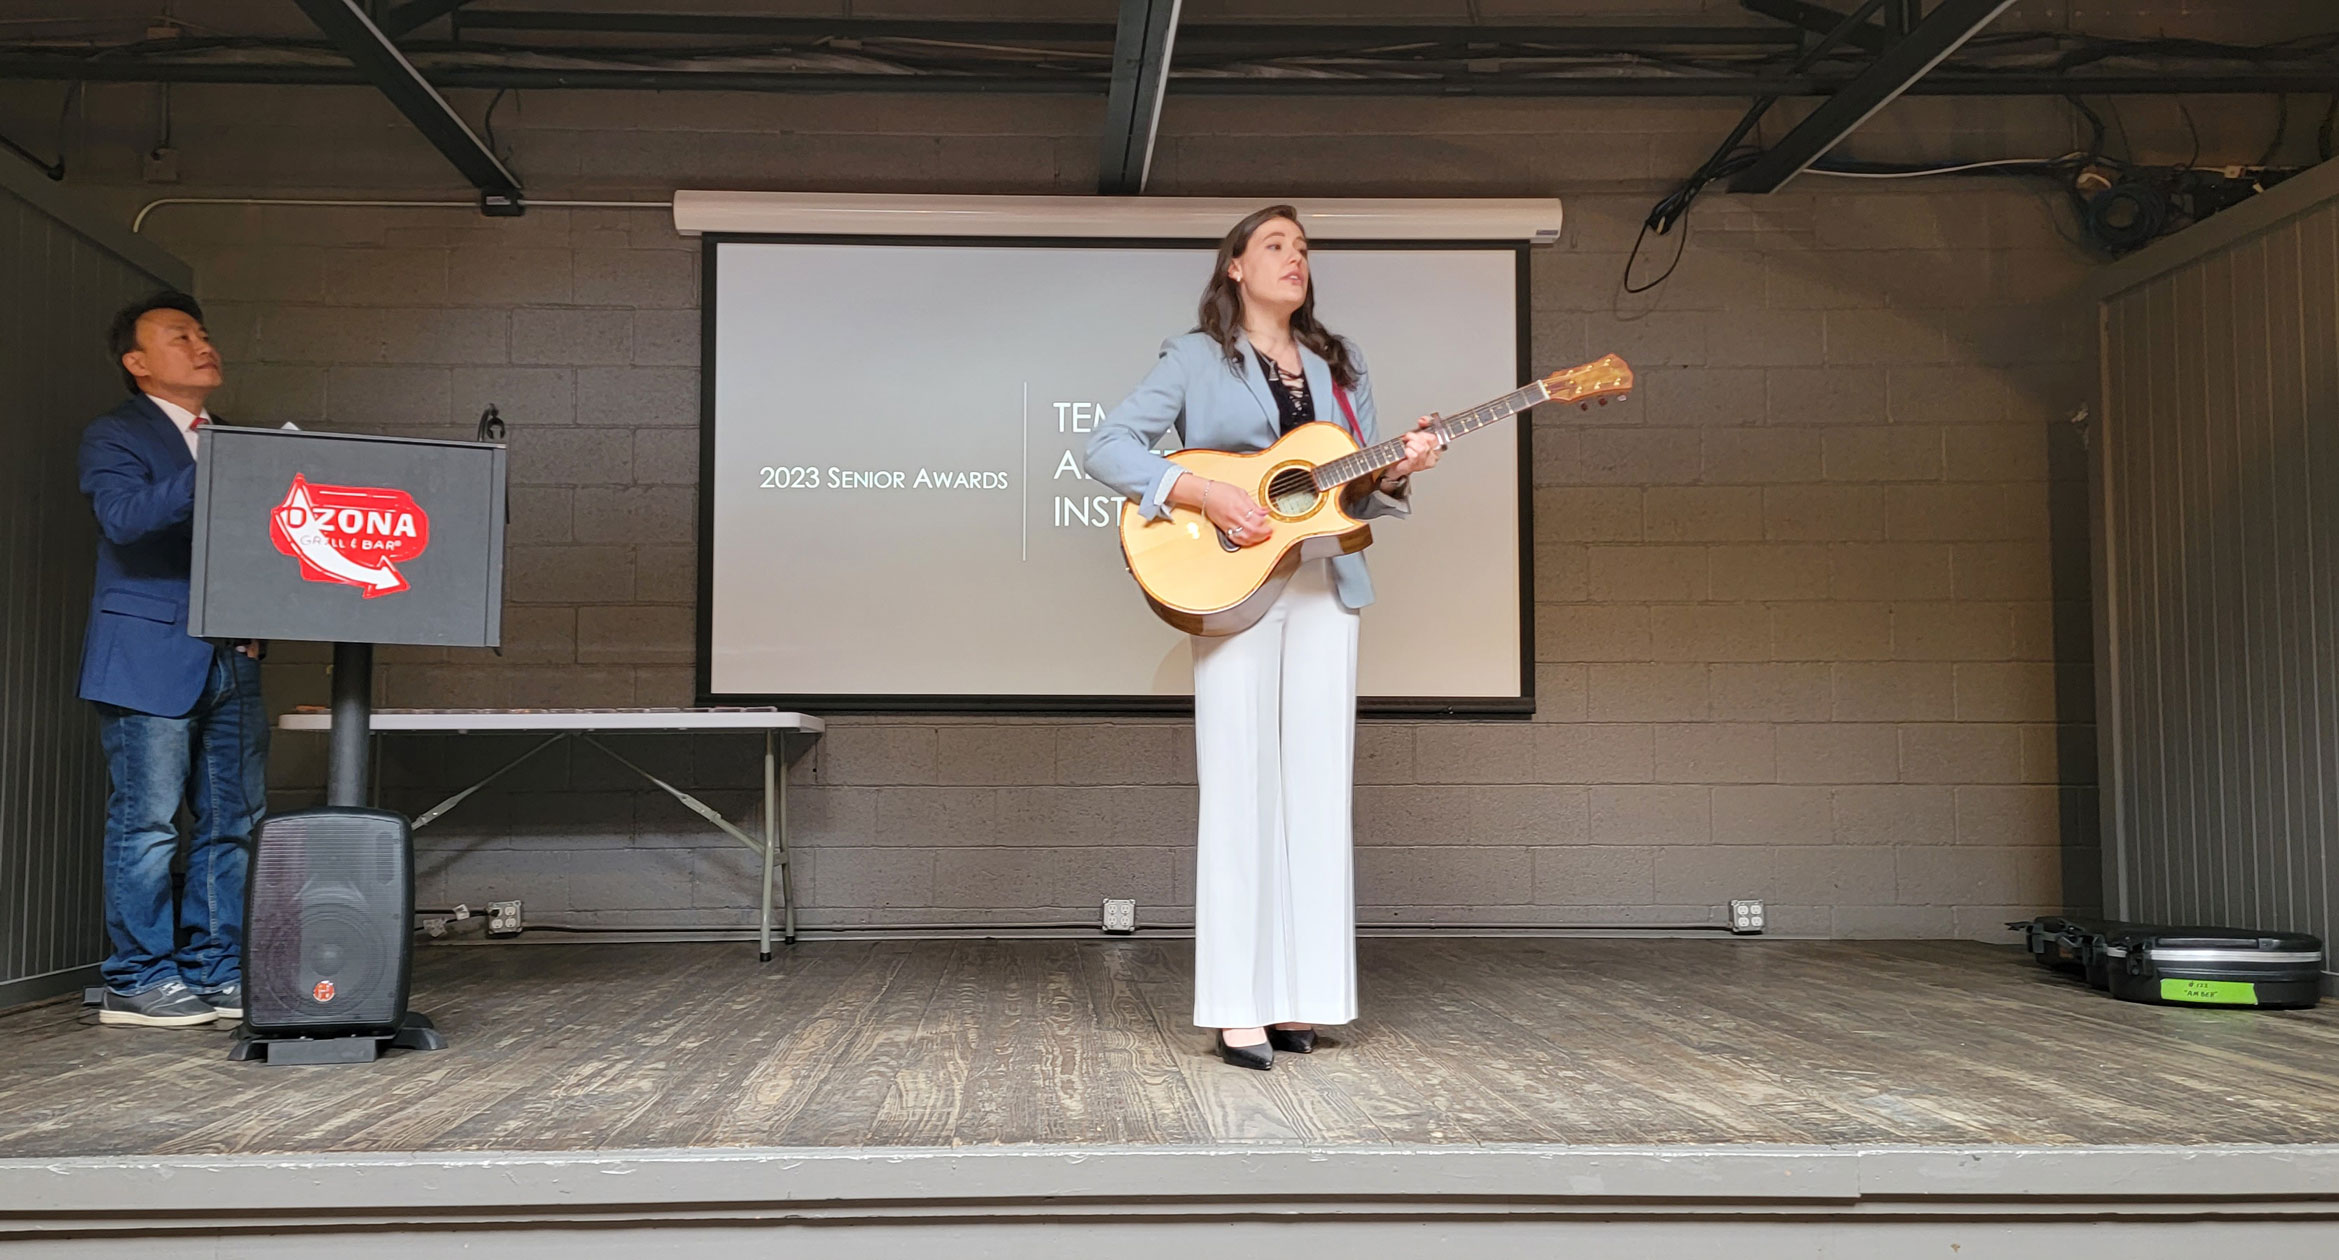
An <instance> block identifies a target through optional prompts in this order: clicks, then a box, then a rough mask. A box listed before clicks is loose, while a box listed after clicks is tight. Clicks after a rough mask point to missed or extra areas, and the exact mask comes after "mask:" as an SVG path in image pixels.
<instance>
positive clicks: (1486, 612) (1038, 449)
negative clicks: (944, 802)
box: [699, 235, 1533, 713]
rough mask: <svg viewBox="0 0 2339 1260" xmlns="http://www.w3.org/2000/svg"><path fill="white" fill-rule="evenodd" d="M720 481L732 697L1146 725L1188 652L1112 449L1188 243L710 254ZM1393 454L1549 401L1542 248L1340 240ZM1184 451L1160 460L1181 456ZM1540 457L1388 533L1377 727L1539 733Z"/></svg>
mask: <svg viewBox="0 0 2339 1260" xmlns="http://www.w3.org/2000/svg"><path fill="white" fill-rule="evenodd" d="M703 248H704V251H705V254H704V286H705V287H704V293H703V299H702V300H703V302H704V304H705V310H704V316H705V337H704V344H703V347H702V355H703V357H704V375H703V378H702V380H703V383H702V386H701V388H702V393H703V401H702V408H703V412H704V414H703V417H702V424H703V430H704V431H703V435H702V454H701V471H700V478H701V480H700V518H701V537H700V548H699V563H700V568H701V572H700V594H701V599H700V605H699V620H700V654H699V671H700V691H701V693H702V698H703V699H704V700H705V701H706V702H708V703H718V704H719V703H743V702H778V703H791V704H803V705H807V706H810V705H819V706H823V707H828V708H832V709H835V708H870V709H888V708H892V709H908V708H916V709H927V710H934V709H984V708H1010V709H1025V710H1035V711H1045V710H1050V709H1072V708H1080V709H1099V708H1104V709H1111V708H1127V709H1130V710H1136V711H1142V710H1148V709H1156V708H1176V707H1180V706H1181V705H1183V704H1187V703H1190V699H1189V698H1190V697H1191V695H1192V670H1191V661H1190V657H1189V654H1188V650H1187V643H1188V641H1187V639H1186V637H1185V636H1184V635H1183V634H1181V633H1179V632H1178V631H1176V630H1173V629H1171V628H1170V627H1168V626H1167V625H1165V624H1163V623H1162V622H1160V621H1159V620H1158V619H1157V618H1156V617H1155V616H1154V615H1153V613H1152V612H1151V611H1150V610H1149V609H1148V608H1147V606H1146V604H1145V602H1144V600H1143V599H1142V597H1141V596H1140V594H1139V593H1138V591H1137V588H1136V586H1135V584H1134V582H1133V581H1132V580H1131V578H1130V577H1129V575H1128V572H1127V570H1126V568H1125V567H1124V565H1123V563H1122V560H1121V555H1120V548H1119V545H1118V542H1117V535H1116V530H1115V525H1116V522H1117V520H1118V513H1119V508H1120V499H1119V496H1118V495H1116V494H1115V493H1114V492H1113V491H1111V490H1109V489H1107V488H1106V487H1104V486H1103V485H1101V484H1100V483H1097V482H1095V481H1092V480H1089V479H1088V478H1087V477H1086V475H1085V473H1084V472H1083V471H1082V469H1081V466H1080V457H1081V453H1082V451H1083V449H1084V446H1085V443H1086V441H1087V439H1088V434H1089V432H1090V431H1091V430H1092V429H1093V428H1094V427H1095V425H1096V424H1097V422H1098V421H1099V420H1100V419H1101V418H1102V417H1103V415H1104V414H1105V413H1106V412H1108V411H1109V410H1110V409H1111V408H1112V407H1113V405H1114V404H1115V403H1117V402H1119V401H1120V400H1121V398H1122V397H1124V396H1125V395H1126V394H1127V393H1128V392H1129V391H1130V389H1131V388H1132V387H1134V386H1135V385H1136V384H1137V382H1138V381H1139V380H1140V379H1141V378H1142V377H1143V376H1144V375H1145V373H1146V372H1147V371H1148V370H1149V369H1150V368H1151V367H1152V366H1153V363H1154V360H1155V358H1156V356H1157V355H1158V353H1159V350H1160V346H1161V343H1162V342H1163V340H1164V339H1165V338H1168V337H1170V336H1174V335H1176V334H1178V333H1182V332H1185V331H1187V330H1188V329H1190V328H1192V327H1193V326H1194V322H1195V308H1196V302H1197V299H1198V297H1199V295H1200V293H1201V290H1202V286H1203V283H1204V281H1205V280H1206V279H1207V277H1208V275H1209V271H1210V267H1211V260H1212V246H1211V245H1210V244H1206V243H1200V242H1195V241H1191V240H1182V241H1144V240H1138V241H1131V240H1106V241H1098V240H1086V239H1050V240H1023V239H1006V240H1002V239H997V238H985V239H963V238H948V237H937V238H883V239H878V238H864V237H853V238H837V237H801V236H788V237H771V236H766V237H754V236H735V235H724V236H709V237H707V238H706V240H705V243H704V247H703ZM1313 259H1314V271H1315V283H1316V290H1317V312H1318V314H1319V316H1320V318H1322V320H1323V321H1324V323H1325V324H1326V325H1327V326H1328V327H1330V328H1332V329H1333V330H1334V331H1336V332H1339V333H1341V334H1343V335H1345V336H1347V337H1349V338H1351V339H1352V340H1354V341H1355V342H1356V343H1357V344H1358V345H1359V346H1360V347H1361V348H1362V349H1363V352H1364V355H1365V358H1366V360H1367V363H1368V365H1369V367H1370V370H1371V379H1372V386H1373V391H1374V395H1375V398H1376V401H1377V405H1378V410H1379V415H1380V421H1381V431H1382V434H1383V435H1384V436H1386V435H1388V434H1390V433H1393V432H1394V431H1395V430H1396V429H1397V428H1398V427H1402V426H1406V425H1409V424H1410V423H1411V422H1412V421H1413V419H1414V418H1415V417H1416V416H1419V415H1421V414H1423V413H1426V412H1429V411H1433V410H1438V411H1444V412H1448V413H1451V412H1456V411H1460V410H1463V409H1465V408H1468V407H1471V406H1474V405H1476V404H1478V403H1480V402H1483V401H1486V400H1488V399H1490V398H1494V397H1497V396H1499V395H1501V394H1503V393H1505V392H1507V391H1509V390H1510V389H1512V388H1514V387H1515V386H1516V385H1517V384H1519V383H1520V382H1521V381H1523V380H1525V379H1526V376H1525V373H1526V367H1527V352H1526V346H1525V330H1526V326H1527V324H1526V316H1527V303H1528V295H1527V289H1526V262H1525V246H1524V245H1517V244H1510V243H1502V242H1496V243H1489V242H1475V241H1474V242H1467V243H1441V242H1372V243H1354V244H1351V243H1346V242H1336V241H1334V242H1324V241H1319V242H1317V243H1316V245H1315V248H1314V252H1313ZM1177 444H1178V442H1177V435H1176V432H1175V430H1172V432H1171V433H1170V434H1168V435H1165V437H1164V438H1163V440H1162V441H1161V442H1160V443H1159V444H1158V447H1157V449H1161V450H1164V451H1168V450H1174V449H1176V447H1177ZM1526 449H1527V443H1526V433H1525V429H1524V422H1523V421H1512V422H1508V423H1505V424H1503V425H1500V426H1497V427H1494V428H1490V429H1488V430H1485V431H1483V432H1481V433H1477V434H1473V435H1470V436H1469V437H1467V438H1464V439H1462V440H1461V441H1458V442H1457V443H1456V444H1455V445H1454V447H1453V448H1452V449H1451V450H1449V451H1448V452H1447V454H1446V457H1445V460H1444V462H1443V463H1441V464H1440V465H1439V467H1438V468H1437V469H1436V470H1435V471H1434V472H1432V473H1430V474H1427V475H1425V476H1423V477H1421V478H1419V479H1418V480H1417V481H1416V482H1415V483H1414V489H1413V504H1414V508H1413V515H1412V516H1411V517H1410V518H1409V519H1404V520H1382V521H1377V522H1375V523H1374V528H1373V534H1374V544H1373V546H1372V547H1371V548H1370V549H1368V551H1367V552H1366V553H1365V554H1366V556H1367V558H1368V560H1369V562H1370V564H1371V566H1372V573H1373V580H1374V584H1375V586H1376V588H1377V591H1378V595H1379V599H1378V602H1377V603H1375V604H1374V605H1373V606H1372V607H1370V608H1368V609H1366V610H1365V611H1364V614H1363V616H1364V622H1363V633H1362V649H1361V651H1362V658H1361V663H1360V667H1359V669H1360V677H1359V691H1360V694H1361V696H1363V697H1364V699H1363V701H1362V702H1361V703H1362V706H1363V707H1364V708H1365V709H1367V710H1368V711H1371V710H1383V711H1389V710H1406V711H1436V710H1452V711H1456V712H1480V713H1486V712H1500V711H1513V712H1516V711H1523V710H1527V709H1531V707H1532V678H1533V672H1532V668H1531V663H1530V661H1531V658H1530V656H1529V654H1528V646H1529V644H1530V643H1531V641H1532V638H1531V632H1530V628H1529V620H1528V618H1529V613H1530V610H1531V605H1530V604H1529V603H1528V602H1527V601H1526V600H1525V599H1524V598H1523V593H1524V592H1525V590H1526V589H1527V586H1526V580H1527V567H1528V563H1529V558H1528V553H1527V546H1528V538H1529V537H1530V530H1529V527H1528V514H1527V507H1528V502H1527V498H1526V495H1525V492H1524V486H1525V477H1524V471H1525V453H1526Z"/></svg>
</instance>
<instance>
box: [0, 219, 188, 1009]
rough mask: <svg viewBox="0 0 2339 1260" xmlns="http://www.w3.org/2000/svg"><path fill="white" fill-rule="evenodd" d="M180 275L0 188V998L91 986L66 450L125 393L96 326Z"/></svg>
mask: <svg viewBox="0 0 2339 1260" xmlns="http://www.w3.org/2000/svg"><path fill="white" fill-rule="evenodd" d="M174 281H175V282H176V283H184V280H183V278H172V279H170V280H166V279H164V278H160V277H157V276H155V275H154V274H151V273H150V272H149V271H148V270H146V269H145V267H144V266H142V265H140V264H137V263H133V262H130V261H128V260H126V259H125V258H124V257H123V256H122V255H121V254H120V253H117V252H116V251H115V250H113V249H111V248H109V247H107V246H106V245H104V244H101V243H99V241H98V240H97V239H95V238H93V236H92V235H88V234H84V233H83V232H80V231H76V230H75V229H74V228H73V227H72V226H71V225H69V224H68V223H66V222H64V221H62V220H60V218H59V217H58V214H57V210H56V207H55V205H54V203H53V199H51V198H46V197H44V198H42V200H41V202H40V203H37V204H36V202H34V201H33V200H29V199H27V198H26V197H23V196H20V195H18V194H17V192H16V191H15V190H13V189H12V188H10V187H6V186H0V380H4V381H6V382H7V383H8V385H7V388H6V389H5V390H0V1007H5V1006H9V1005H12V1004H14V1003H17V1002H23V1001H29V1000H33V999H35V998H39V997H44V996H48V995H49V994H52V993H55V992H59V991H62V990H66V989H70V988H72V987H75V986H78V985H80V984H82V983H85V982H87V981H88V980H89V978H90V977H91V976H93V975H94V965H95V964H96V962H97V961H98V959H100V958H101V957H103V956H104V954H105V920H104V912H103V907H102V900H101V897H100V881H101V872H100V869H99V861H98V859H99V851H100V848H101V842H102V836H103V828H104V809H105V795H106V770H105V758H104V756H103V754H102V753H101V752H100V750H99V748H98V742H97V724H96V721H95V719H94V716H93V714H92V712H91V710H90V707H89V705H87V704H86V703H84V702H82V701H81V700H79V699H77V698H76V697H75V696H74V681H75V674H76V672H77V669H78V667H79V662H80V655H81V631H82V623H83V621H84V619H85V618H86V616H87V609H88V605H89V584H90V577H91V568H92V558H93V546H94V537H95V534H94V530H93V527H92V525H91V523H90V519H89V508H88V505H87V504H86V503H84V502H83V501H82V498H81V495H80V493H79V492H78V490H76V488H75V485H74V480H75V479H74V451H75V447H76V445H77V442H78V440H79V436H80V431H81V427H82V425H83V424H85V423H86V422H88V421H89V420H90V419H91V418H92V417H94V416H96V415H97V414H98V413H99V412H101V411H103V410H105V409H106V408H108V407H111V406H113V405H114V404H115V403H116V402H117V401H119V400H120V398H121V396H122V385H121V378H120V375H119V373H118V371H117V369H116V368H115V367H114V365H113V363H112V362H111V361H110V359H109V357H108V356H107V354H106V353H105V348H104V345H103V343H102V338H103V336H104V330H105V323H106V320H107V319H108V318H110V317H111V316H112V314H113V312H114V311H115V309H117V308H118V307H120V306H121V305H122V303H124V302H127V301H130V300H132V299H134V298H136V297H138V296H139V295H141V294H144V293H149V292H152V291H153V290H154V289H156V288H158V287H161V286H163V285H165V284H166V283H172V282H174Z"/></svg>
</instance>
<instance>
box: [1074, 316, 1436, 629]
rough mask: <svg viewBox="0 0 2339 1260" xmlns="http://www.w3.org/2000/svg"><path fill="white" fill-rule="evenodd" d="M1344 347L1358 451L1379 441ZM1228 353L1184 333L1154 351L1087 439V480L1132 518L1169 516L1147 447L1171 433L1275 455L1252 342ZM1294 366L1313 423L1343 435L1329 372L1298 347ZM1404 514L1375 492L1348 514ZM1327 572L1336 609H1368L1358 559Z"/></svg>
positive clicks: (1163, 468) (1366, 577)
mask: <svg viewBox="0 0 2339 1260" xmlns="http://www.w3.org/2000/svg"><path fill="white" fill-rule="evenodd" d="M1342 340H1343V344H1345V345H1346V346H1347V347H1348V358H1349V362H1351V363H1353V364H1355V365H1356V373H1357V379H1356V388H1355V389H1353V390H1350V391H1349V395H1348V401H1349V403H1350V405H1352V406H1354V407H1355V408H1356V423H1357V428H1358V429H1359V430H1361V431H1362V434H1363V437H1364V445H1366V446H1370V445H1372V444H1373V443H1374V442H1375V441H1376V440H1378V436H1379V430H1378V427H1377V425H1376V420H1377V418H1378V417H1377V415H1376V412H1375V409H1374V407H1373V385H1372V374H1371V373H1370V372H1368V371H1367V370H1366V369H1365V365H1364V354H1363V352H1362V351H1360V350H1358V349H1357V348H1356V343H1355V342H1353V341H1347V340H1346V339H1345V338H1343V339H1342ZM1235 344H1236V347H1237V348H1238V350H1239V351H1240V352H1241V357H1240V359H1239V360H1237V361H1236V362H1233V363H1229V362H1227V360H1226V352H1225V351H1224V350H1221V349H1219V346H1218V343H1217V342H1216V341H1213V340H1211V338H1210V335H1209V334H1208V333H1203V332H1190V333H1186V334H1184V335H1183V336H1178V337H1172V338H1170V339H1169V340H1168V341H1165V342H1163V343H1161V358H1160V359H1158V360H1156V361H1155V363H1154V365H1153V370H1152V371H1151V372H1149V373H1147V374H1146V376H1145V379H1144V380H1143V381H1142V382H1140V383H1139V384H1138V386H1137V388H1136V389H1135V390H1133V391H1131V392H1130V394H1129V396H1128V397H1127V398H1124V399H1122V400H1121V405H1120V406H1117V407H1115V408H1113V409H1112V411H1111V412H1110V413H1109V414H1107V415H1106V417H1105V420H1104V423H1102V424H1100V425H1098V426H1097V429H1096V432H1095V433H1093V434H1090V435H1089V439H1088V452H1087V459H1086V460H1085V461H1084V463H1085V466H1086V468H1087V470H1088V475H1089V476H1091V477H1094V478H1096V479H1097V480H1098V481H1101V482H1103V483H1105V484H1106V485H1108V486H1111V487H1112V488H1113V489H1115V490H1118V491H1120V492H1121V493H1122V494H1123V495H1125V496H1127V497H1128V498H1129V500H1130V501H1131V502H1133V503H1135V504H1136V505H1137V510H1138V511H1139V512H1141V513H1143V514H1144V515H1146V516H1148V517H1153V518H1156V519H1158V518H1160V517H1163V516H1167V515H1169V507H1168V505H1167V504H1165V503H1164V502H1163V501H1162V495H1164V494H1166V493H1168V491H1169V488H1170V484H1171V483H1172V482H1173V481H1175V480H1176V478H1174V477H1172V476H1171V475H1170V474H1171V473H1173V472H1177V471H1178V467H1177V465H1176V464H1173V463H1171V462H1170V461H1169V460H1167V459H1164V458H1162V457H1161V456H1160V455H1157V454H1155V453H1154V451H1153V444H1154V443H1155V442H1157V441H1159V440H1160V439H1161V436H1162V434H1164V433H1166V432H1168V431H1169V429H1170V427H1171V426H1172V425H1175V426H1176V427H1177V430H1178V432H1179V434H1180V435H1181V437H1182V438H1183V439H1184V443H1185V445H1186V446H1189V447H1196V448H1200V449H1205V450H1213V451H1263V450H1265V449H1267V448H1268V447H1270V446H1273V445H1274V444H1275V440H1276V439H1277V438H1278V437H1280V436H1282V430H1281V419H1282V415H1281V413H1280V412H1279V411H1278V410H1277V409H1276V406H1275V396H1274V395H1273V394H1270V393H1268V392H1267V374H1266V373H1265V372H1264V371H1262V370H1261V369H1260V367H1259V359H1258V355H1257V354H1256V353H1255V352H1254V351H1253V350H1252V349H1251V340H1250V338H1248V337H1246V336H1243V335H1242V334H1240V333H1237V334H1236V335H1235ZM1299 357H1300V363H1301V365H1302V367H1303V368H1304V369H1305V371H1306V374H1307V378H1308V396H1309V397H1310V398H1311V399H1312V400H1313V401H1314V403H1315V409H1316V419H1318V420H1323V421H1329V422H1330V423H1332V424H1336V425H1339V426H1340V427H1341V428H1343V429H1345V428H1347V427H1348V417H1347V416H1346V415H1345V414H1343V413H1342V411H1341V409H1340V400H1339V399H1338V398H1337V397H1335V396H1334V394H1333V392H1332V369H1331V367H1330V365H1328V364H1326V363H1325V362H1324V360H1323V359H1322V358H1321V357H1319V356H1318V355H1317V354H1316V352H1315V351H1313V350H1310V349H1308V348H1307V347H1306V346H1301V347H1299ZM1409 511H1411V508H1410V507H1409V506H1408V505H1407V503H1406V501H1405V500H1404V499H1400V498H1397V497H1396V496H1394V495H1390V494H1386V493H1383V492H1382V491H1380V490H1379V489H1375V490H1373V491H1372V492H1371V493H1370V494H1368V495H1366V496H1365V497H1364V499H1363V500H1362V501H1361V502H1360V503H1359V504H1358V505H1357V508H1356V511H1355V515H1356V516H1357V517H1359V518H1370V517H1375V516H1404V515H1406V514H1407V513H1408V512H1409ZM1330 563H1331V566H1332V590H1333V593H1334V594H1336V595H1337V596H1339V599H1340V603H1341V605H1342V606H1344V607H1347V608H1362V607H1364V606H1365V605H1367V604H1370V603H1371V602H1373V582H1372V575H1371V574H1370V573H1368V572H1367V571H1366V570H1365V565H1364V555H1363V553H1361V552H1358V553H1355V554H1352V555H1345V556H1334V557H1332V559H1331V561H1330Z"/></svg>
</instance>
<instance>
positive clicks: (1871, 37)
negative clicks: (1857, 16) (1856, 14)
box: [1738, 0, 1887, 52]
mask: <svg viewBox="0 0 2339 1260" xmlns="http://www.w3.org/2000/svg"><path fill="white" fill-rule="evenodd" d="M1738 3H1739V5H1740V6H1741V7H1742V8H1744V9H1745V10H1746V11H1747V12H1749V13H1759V14H1761V15H1763V16H1764V17H1767V18H1777V19H1778V20H1780V21H1781V22H1785V23H1787V24H1789V25H1791V26H1798V27H1801V28H1802V29H1804V30H1807V31H1810V32H1812V33H1813V34H1817V35H1825V34H1828V33H1829V32H1831V31H1833V30H1835V28H1836V27H1837V26H1838V25H1839V24H1840V23H1842V22H1843V20H1844V15H1843V14H1841V13H1838V12H1836V11H1835V10H1834V9H1830V8H1828V7H1827V6H1825V5H1819V4H1812V3H1809V0H1738ZM1839 38H1841V39H1842V40H1843V42H1844V43H1847V44H1850V45H1852V46H1853V47H1855V48H1865V49H1867V50H1868V51H1869V52H1883V51H1884V45H1885V43H1886V42H1887V41H1886V39H1885V32H1884V28H1883V27H1880V26H1875V25H1872V24H1870V23H1868V22H1860V23H1858V24H1857V25H1855V26H1853V27H1852V28H1851V29H1850V30H1848V31H1845V32H1844V33H1843V35H1842V36H1840V37H1839Z"/></svg>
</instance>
